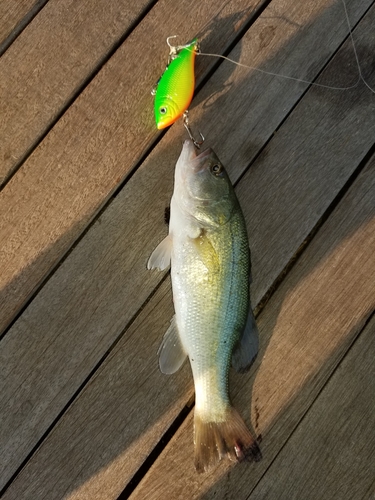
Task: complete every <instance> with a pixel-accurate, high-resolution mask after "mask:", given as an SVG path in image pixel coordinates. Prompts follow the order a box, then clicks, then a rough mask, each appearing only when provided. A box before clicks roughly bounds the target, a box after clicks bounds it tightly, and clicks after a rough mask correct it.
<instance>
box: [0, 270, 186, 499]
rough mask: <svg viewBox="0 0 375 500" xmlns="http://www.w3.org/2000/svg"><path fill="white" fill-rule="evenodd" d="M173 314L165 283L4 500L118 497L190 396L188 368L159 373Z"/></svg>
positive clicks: (168, 286) (168, 281) (167, 282)
mask: <svg viewBox="0 0 375 500" xmlns="http://www.w3.org/2000/svg"><path fill="white" fill-rule="evenodd" d="M172 315H173V312H172V300H171V294H170V280H169V279H168V280H166V282H165V283H163V284H162V285H161V287H160V288H159V289H158V291H157V292H156V294H155V295H154V297H153V298H152V300H151V301H150V302H149V303H148V304H147V306H146V307H145V309H144V311H142V313H141V314H140V316H139V317H138V318H137V319H136V321H135V322H134V324H133V325H132V326H131V327H130V328H129V330H128V331H127V332H126V336H124V337H123V338H122V339H121V341H120V342H119V344H118V346H117V347H116V348H115V349H114V351H113V352H112V353H111V355H110V356H109V358H108V359H107V360H106V362H105V364H104V365H103V367H101V368H100V369H99V371H98V373H97V374H96V375H95V377H94V378H93V380H92V381H91V382H90V384H89V385H88V386H87V388H86V389H85V390H84V392H83V394H82V397H80V402H79V404H78V405H77V404H74V405H73V406H72V407H71V408H70V409H69V410H68V412H67V414H66V418H64V421H63V422H62V423H61V424H58V425H57V426H56V428H55V429H54V431H53V435H52V436H51V439H48V440H47V442H46V445H43V446H42V447H41V448H40V449H39V450H38V451H37V453H36V455H35V457H34V460H32V462H30V463H29V464H28V465H27V466H26V468H25V469H24V470H23V472H22V473H21V476H19V480H16V481H15V482H14V483H13V484H12V486H11V487H10V489H9V490H8V491H7V492H6V493H5V495H4V497H3V498H4V499H5V498H6V499H10V498H14V499H15V498H43V497H45V498H50V499H52V498H56V499H58V498H69V499H71V500H72V499H80V500H83V499H90V500H92V499H94V498H98V499H99V498H100V499H102V498H106V499H110V498H113V499H116V498H117V497H118V496H119V494H120V493H121V492H122V490H123V489H124V487H125V486H126V485H127V483H128V482H129V481H130V479H131V478H132V476H133V475H134V474H135V472H136V471H137V469H138V468H139V466H140V465H141V464H142V462H143V461H144V460H145V459H146V458H147V455H148V453H149V451H150V450H151V449H152V447H153V446H155V445H156V443H157V439H158V436H160V435H161V434H163V433H164V432H165V431H166V430H167V428H168V425H169V424H170V423H171V422H172V421H173V419H174V418H175V415H176V414H178V413H179V411H180V408H181V407H183V406H184V404H185V402H186V401H185V398H186V392H187V391H188V390H190V392H191V390H192V386H191V375H190V369H189V367H188V365H187V364H186V365H185V366H184V368H183V369H182V371H181V373H180V375H181V376H179V377H178V380H176V379H175V378H174V377H168V378H166V377H165V376H163V375H162V374H161V372H160V371H159V368H158V363H157V355H156V353H157V349H158V347H159V344H160V340H161V337H162V335H163V333H164V332H165V331H166V329H167V327H168V324H169V319H168V318H170V317H172ZM154 405H155V411H154V409H152V408H154ZM67 428H69V434H70V436H69V439H68V440H67V436H66V431H67ZM56 446H57V448H56ZM57 449H60V451H59V452H58V453H56V450H57ZM19 495H21V496H19Z"/></svg>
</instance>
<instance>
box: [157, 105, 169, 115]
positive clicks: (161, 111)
mask: <svg viewBox="0 0 375 500" xmlns="http://www.w3.org/2000/svg"><path fill="white" fill-rule="evenodd" d="M159 111H160V113H161V114H162V115H165V113H166V112H167V108H166V107H165V106H163V107H162V108H160V109H159Z"/></svg>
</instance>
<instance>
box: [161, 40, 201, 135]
mask: <svg viewBox="0 0 375 500" xmlns="http://www.w3.org/2000/svg"><path fill="white" fill-rule="evenodd" d="M198 50H199V48H198V40H197V39H196V38H195V39H194V40H193V41H192V42H190V43H189V44H187V45H184V46H183V47H172V50H171V54H170V62H169V64H168V66H167V67H166V69H165V71H164V73H163V74H162V76H161V78H160V80H159V82H158V84H157V87H156V89H155V90H154V91H153V94H154V95H155V102H154V110H155V121H156V126H157V128H158V129H163V128H165V127H168V126H169V125H172V123H174V122H175V121H176V120H177V119H178V118H179V117H180V116H182V115H183V113H184V112H185V111H186V110H187V109H188V107H189V105H190V103H191V100H192V98H193V94H194V85H195V76H194V61H195V55H196V53H197V52H198Z"/></svg>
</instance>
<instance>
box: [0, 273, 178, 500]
mask: <svg viewBox="0 0 375 500" xmlns="http://www.w3.org/2000/svg"><path fill="white" fill-rule="evenodd" d="M168 276H169V272H168V273H166V274H165V275H164V276H163V278H162V279H161V280H160V282H159V283H158V284H157V285H156V287H155V288H154V289H153V291H152V292H151V293H150V295H149V296H148V297H147V299H146V300H145V301H144V303H143V304H142V306H141V307H140V308H139V309H138V311H137V312H136V313H135V314H134V316H133V317H132V318H131V319H130V320H129V321H128V322H127V324H126V325H125V326H124V328H123V329H122V331H121V333H120V335H119V336H118V337H117V338H116V339H115V340H114V342H112V344H111V345H110V346H109V347H108V349H107V350H106V352H105V353H104V354H103V356H102V357H101V358H100V360H99V361H98V362H97V363H96V365H95V366H94V367H93V368H92V370H91V371H90V373H89V374H88V375H87V377H86V378H85V379H84V381H83V382H82V383H81V385H80V386H79V387H78V389H77V390H76V391H75V393H74V394H73V395H72V396H71V397H70V399H69V400H68V401H67V402H66V404H65V405H64V406H63V408H62V409H61V410H60V412H59V414H58V415H57V417H56V418H55V419H54V420H53V421H52V422H51V424H50V425H49V426H48V428H47V429H46V430H45V432H44V433H43V435H42V436H41V437H40V439H39V440H38V441H37V443H36V444H35V445H34V446H33V448H32V449H31V451H30V452H29V453H28V454H27V456H26V457H25V459H24V460H23V461H22V462H21V464H20V465H19V467H17V469H16V471H15V472H14V474H12V476H11V477H10V478H9V481H7V483H6V484H5V485H4V487H3V488H2V489H1V490H0V498H2V496H3V495H4V493H5V492H6V491H7V490H8V488H9V487H10V486H11V484H12V483H13V481H14V480H15V479H16V478H17V476H18V475H19V473H20V472H21V471H22V469H23V468H24V467H25V466H26V464H27V462H28V461H29V460H30V459H31V458H32V457H33V455H34V453H35V452H36V451H37V449H38V448H39V447H40V446H41V445H42V443H43V441H44V440H45V439H46V438H47V437H48V435H49V434H50V432H51V431H52V429H53V428H54V427H55V426H56V424H57V423H58V422H59V420H60V419H61V418H62V417H63V415H64V414H65V412H66V411H67V410H68V409H69V407H70V406H71V405H72V404H73V403H74V401H75V400H76V399H77V398H78V396H79V395H80V394H81V392H82V391H83V390H84V389H85V387H86V385H87V384H88V383H89V382H90V380H91V378H92V377H93V376H94V375H95V373H96V372H97V371H98V369H99V368H100V367H101V366H102V364H103V363H104V362H105V360H106V359H107V358H108V356H109V355H110V354H111V353H112V351H113V350H114V349H115V347H116V346H117V344H118V343H119V342H120V341H121V339H122V338H123V336H124V335H125V334H126V332H127V331H128V330H129V328H130V327H131V325H132V324H133V323H134V322H135V321H136V319H137V318H138V317H139V315H140V314H141V313H142V311H143V310H144V308H145V307H146V306H147V304H148V303H149V302H150V301H151V300H152V298H153V297H154V295H155V294H156V292H157V291H158V290H159V288H160V287H161V286H162V284H163V283H164V282H165V280H166V279H167V278H168ZM181 413H183V411H182V412H181ZM172 425H173V424H172Z"/></svg>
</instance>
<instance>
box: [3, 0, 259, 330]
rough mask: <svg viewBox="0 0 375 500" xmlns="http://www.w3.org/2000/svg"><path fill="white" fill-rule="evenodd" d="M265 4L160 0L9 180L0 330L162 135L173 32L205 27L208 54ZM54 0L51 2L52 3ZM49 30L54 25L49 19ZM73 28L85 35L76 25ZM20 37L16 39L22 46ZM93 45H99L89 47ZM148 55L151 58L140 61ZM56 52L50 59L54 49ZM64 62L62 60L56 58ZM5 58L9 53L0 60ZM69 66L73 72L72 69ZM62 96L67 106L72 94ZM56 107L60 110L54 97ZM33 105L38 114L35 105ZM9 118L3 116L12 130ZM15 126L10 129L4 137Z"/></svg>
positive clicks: (185, 33)
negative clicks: (161, 108)
mask: <svg viewBox="0 0 375 500" xmlns="http://www.w3.org/2000/svg"><path fill="white" fill-rule="evenodd" d="M259 1H260V0H254V2H253V4H250V5H249V7H248V9H246V10H243V9H242V8H241V5H242V0H237V2H236V3H232V4H231V5H227V3H225V2H224V1H222V4H218V3H217V2H215V1H214V0H211V1H210V2H205V3H204V4H202V2H199V0H195V3H190V4H187V3H184V4H176V2H173V1H172V0H163V1H160V2H158V3H157V5H156V6H155V8H154V9H152V11H151V12H150V13H149V15H148V16H147V17H146V18H145V19H144V20H143V22H142V23H141V25H139V26H138V28H137V29H136V30H135V31H134V32H133V33H132V35H131V36H130V37H129V38H128V39H127V40H126V41H125V42H124V43H123V44H122V45H121V47H120V48H119V50H118V51H117V52H116V53H115V55H114V56H113V57H112V58H111V60H110V61H109V62H108V64H106V65H105V67H104V68H103V69H102V71H100V73H99V74H98V75H97V77H96V78H95V79H94V80H93V81H92V82H91V84H90V85H89V86H88V87H87V88H86V90H85V91H84V92H83V93H82V94H81V95H80V97H79V98H78V99H77V100H76V101H75V103H74V104H73V105H72V106H71V107H70V108H69V110H68V111H67V112H66V113H65V114H64V116H63V118H62V119H61V120H60V121H59V122H58V124H57V125H56V126H55V127H54V128H53V130H51V132H50V133H49V134H48V136H47V137H46V138H45V139H44V141H43V142H42V144H41V145H40V146H39V147H38V148H37V149H36V150H35V151H34V153H33V154H32V155H31V156H30V157H29V158H28V160H27V161H26V162H25V163H24V164H23V166H22V167H21V168H20V170H19V171H18V172H17V174H16V175H15V176H14V177H13V178H12V179H11V181H10V182H9V183H8V184H7V185H6V187H5V188H4V190H3V191H2V193H1V198H0V214H1V220H0V240H1V241H3V242H6V245H4V246H3V248H2V268H3V270H4V272H2V273H1V277H0V290H1V292H0V294H1V296H0V309H1V311H2V315H1V316H0V331H3V329H4V328H6V326H7V325H9V322H11V321H12V319H13V318H14V316H15V315H16V314H17V312H18V311H19V310H20V309H21V308H22V307H23V305H24V304H25V302H26V301H27V300H28V299H29V297H30V296H31V295H32V294H33V292H34V291H35V289H36V288H37V287H38V285H40V283H41V282H42V281H43V280H44V279H45V277H46V275H48V273H49V272H50V271H51V269H53V268H54V266H55V265H56V264H57V263H58V262H59V260H60V259H61V258H62V256H63V255H64V254H65V253H66V251H67V250H68V249H69V248H70V246H71V245H72V244H73V242H74V241H75V240H76V239H77V237H78V236H79V235H80V234H81V233H82V231H83V230H84V228H85V227H86V226H87V224H88V223H89V222H90V221H91V220H92V218H93V217H94V216H95V214H96V213H97V212H98V210H99V209H100V208H101V207H102V206H103V204H104V203H105V201H106V200H107V199H108V197H109V196H110V195H111V194H112V193H113V191H114V190H115V189H116V187H118V185H119V184H120V183H121V182H122V181H123V180H124V178H125V177H126V176H127V175H128V174H129V172H130V171H131V170H132V169H133V168H134V166H135V164H136V163H137V162H138V161H139V158H140V156H141V155H142V153H144V151H145V149H146V148H147V146H148V145H149V144H150V141H152V140H153V139H154V138H155V136H156V133H157V132H156V127H155V125H154V119H153V109H152V97H151V95H150V88H152V86H153V85H154V84H155V81H156V80H157V78H158V76H159V75H160V72H161V71H162V70H164V67H165V64H166V59H167V50H166V49H167V47H166V43H165V39H166V37H167V36H168V34H169V35H170V33H171V32H172V33H173V32H175V30H177V31H178V32H179V34H180V36H181V38H182V39H188V38H189V37H191V35H192V32H194V33H199V32H201V33H202V38H204V37H203V33H205V34H206V37H208V40H207V47H208V48H209V50H215V51H222V50H224V49H225V48H226V47H227V46H228V44H230V43H232V42H233V39H234V38H235V36H236V33H237V31H238V30H239V29H240V28H241V26H242V27H243V25H244V24H246V23H247V22H248V21H249V18H250V17H251V15H252V12H253V10H254V9H255V7H256V5H258V3H259ZM52 3H53V2H50V3H49V4H48V8H50V9H52ZM86 3H87V4H88V5H90V6H91V3H89V2H88V1H87V2H78V3H77V2H75V3H74V5H76V6H77V8H78V9H80V8H83V7H81V6H83V5H86ZM50 4H51V5H50ZM57 4H58V5H57V6H56V9H57V10H56V11H52V13H50V14H49V16H48V18H47V21H48V22H51V19H55V18H56V19H58V20H59V21H58V22H59V23H61V25H62V26H64V23H62V19H63V18H62V17H61V16H62V14H61V15H60V9H62V10H64V2H61V3H60V2H57ZM107 4H108V2H105V1H104V0H103V2H97V3H95V9H99V10H100V9H102V10H104V11H106V10H108V7H107ZM116 5H117V4H116ZM137 5H140V4H137ZM88 8H90V9H91V7H88ZM119 8H120V6H119ZM46 9H47V7H46ZM46 9H43V13H44V15H47V14H48V9H47V10H46ZM65 10H68V11H69V9H65ZM109 10H110V9H109ZM46 12H47V14H46ZM95 12H96V10H94V13H93V15H95ZM125 12H127V11H126V10H125ZM86 17H87V16H86ZM81 18H82V16H81V14H80V15H79V16H78V15H76V16H75V17H73V19H74V20H76V23H78V26H80V22H81V23H82V22H84V21H83V20H82V19H81ZM84 18H85V16H83V19H84ZM89 19H91V17H89ZM98 19H99V21H98V22H96V21H95V22H94V28H95V29H94V28H91V29H92V30H93V33H94V34H95V31H96V29H99V30H102V24H103V23H100V16H99V15H98ZM37 20H38V22H39V23H41V22H42V21H41V19H40V16H38V18H37V19H36V20H35V21H34V23H32V24H33V25H34V24H35V22H36V21H37ZM166 20H168V22H166ZM213 22H217V23H219V25H220V27H221V30H222V31H220V32H217V33H216V32H215V33H212V34H211V32H210V31H209V30H208V27H209V26H210V24H212V23H213ZM71 24H72V23H71ZM69 26H70V25H69ZM155 26H158V27H160V31H158V33H157V36H155V39H153V40H152V41H151V44H150V42H149V33H152V32H154V31H155ZM42 27H43V29H46V26H45V25H44V24H43V26H42ZM73 27H74V23H73ZM26 31H27V30H25V33H23V35H22V37H20V39H19V40H21V38H22V40H23V43H25V42H24V41H25V36H26ZM47 31H48V30H47ZM73 31H74V33H76V34H77V31H78V35H79V36H81V34H80V32H79V30H78V28H76V29H75V30H73ZM38 33H39V35H40V37H41V39H43V40H44V38H43V36H42V34H41V33H40V32H38ZM78 35H77V36H78ZM99 38H100V37H99ZM19 40H17V43H16V44H13V45H17V47H18V46H19V45H20V43H21V41H19ZM47 40H48V37H47ZM41 43H42V42H41ZM43 43H44V42H43ZM46 43H47V42H46ZM211 44H212V45H211ZM50 45H53V44H52V43H50ZM71 46H72V43H70V44H68V48H67V49H66V50H70V47H71ZM14 50H15V48H14V47H13V46H12V50H11V51H7V53H6V54H5V55H4V58H8V59H9V58H10V57H11V54H13V52H14ZM90 51H93V48H92V47H91V45H90ZM141 54H145V55H143V56H142V57H141V56H140V55H141ZM81 55H82V57H83V54H81V53H79V54H78V57H79V56H81ZM49 57H52V56H51V54H50V53H49ZM8 59H5V63H3V64H5V65H6V67H7V69H8V72H10V74H13V72H12V71H11V70H10V66H11V64H14V65H15V66H16V68H15V69H14V73H17V81H18V80H22V81H27V80H28V78H26V76H27V75H20V74H19V64H17V60H15V61H14V60H13V59H12V60H11V61H9V60H8ZM16 59H17V58H16ZM56 59H58V60H59V59H61V58H59V57H57V56H56ZM83 59H84V58H83ZM2 61H3V58H2V60H1V61H0V64H1V62H2ZM7 61H8V63H7ZM12 61H13V62H12ZM63 61H64V60H63ZM213 63H214V60H211V59H210V60H209V62H208V63H207V62H206V64H205V65H204V67H203V66H202V65H201V66H200V67H199V68H200V69H199V68H198V75H199V79H201V78H202V77H203V76H204V75H205V74H207V72H208V71H209V69H210V68H211V67H212V64H213ZM83 64H86V63H83ZM26 67H27V68H28V67H29V66H28V65H25V68H26ZM62 69H63V70H64V71H63V73H64V75H65V73H67V72H68V70H67V68H65V67H64V68H62ZM77 71H78V70H77ZM8 72H3V73H1V74H2V75H4V74H8ZM4 78H5V77H4ZM51 81H54V80H53V79H52V80H51ZM0 82H1V80H0ZM47 82H50V80H48V81H47ZM0 85H1V83H0ZM48 85H50V83H48ZM11 88H12V85H10V83H9V82H8V83H7V86H6V88H5V89H3V90H4V96H5V97H4V101H1V103H0V114H1V115H2V112H1V105H5V104H2V103H3V102H5V101H6V102H8V101H9V99H10V98H9V97H6V96H7V92H11ZM52 90H53V89H50V90H48V92H47V94H48V95H49V94H50V93H51V94H52V95H53V97H51V98H52V99H59V97H58V95H59V94H60V91H59V92H57V93H56V92H53V91H52ZM34 91H35V92H37V93H38V94H39V93H40V91H41V89H40V88H39V87H38V86H37V89H34ZM61 92H62V90H61ZM44 93H45V92H44ZM57 94H58V95H57ZM21 96H22V94H21ZM21 96H20V97H21ZM27 99H28V103H33V102H34V101H33V99H31V97H30V95H29V94H28V96H27ZM63 100H64V102H66V96H65V97H64V99H63ZM17 102H19V103H20V106H21V109H20V110H19V112H20V113H21V115H20V116H22V120H23V122H24V123H25V126H27V127H26V128H28V130H29V125H30V124H28V123H27V120H26V115H25V113H24V110H23V107H24V106H25V102H24V100H23V99H21V98H19V99H18V100H17ZM30 106H31V104H30ZM48 107H49V108H50V107H53V106H52V104H51V103H49V106H48ZM32 108H33V111H32V112H33V113H34V109H35V106H34V104H32ZM12 109H13V108H12ZM12 113H13V111H12V112H11V114H12ZM13 114H14V113H13ZM33 116H34V115H33ZM6 121H7V120H6V119H4V121H3V125H4V126H5V122H6ZM0 126H1V125H0ZM31 128H32V127H31V126H30V129H31ZM11 129H12V128H11V127H10V129H7V133H6V134H3V135H4V137H5V135H7V134H8V133H9V130H11ZM10 135H11V134H10ZM7 137H8V135H7ZM6 140H7V141H8V140H9V142H12V143H13V141H15V138H14V137H10V136H9V137H8V138H7V139H6ZM16 142H17V141H16ZM2 144H3V145H4V144H5V142H4V141H3V142H2Z"/></svg>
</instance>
